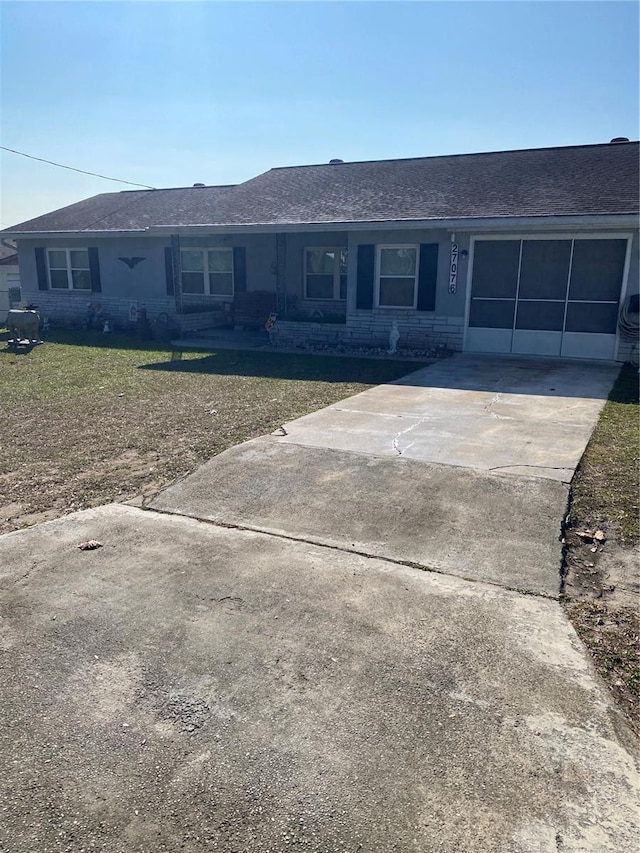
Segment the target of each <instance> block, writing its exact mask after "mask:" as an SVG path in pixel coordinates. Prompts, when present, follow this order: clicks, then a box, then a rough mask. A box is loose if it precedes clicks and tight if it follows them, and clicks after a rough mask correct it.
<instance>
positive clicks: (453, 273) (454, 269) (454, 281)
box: [449, 243, 458, 293]
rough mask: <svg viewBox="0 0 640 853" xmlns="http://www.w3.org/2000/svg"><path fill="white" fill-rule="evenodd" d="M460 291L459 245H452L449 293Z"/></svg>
mask: <svg viewBox="0 0 640 853" xmlns="http://www.w3.org/2000/svg"><path fill="white" fill-rule="evenodd" d="M457 289H458V244H457V243H452V244H451V266H450V267H449V293H455V292H456V290H457Z"/></svg>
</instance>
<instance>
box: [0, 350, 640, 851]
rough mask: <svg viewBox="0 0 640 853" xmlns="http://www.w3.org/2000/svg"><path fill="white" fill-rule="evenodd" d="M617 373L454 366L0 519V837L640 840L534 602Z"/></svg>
mask: <svg viewBox="0 0 640 853" xmlns="http://www.w3.org/2000/svg"><path fill="white" fill-rule="evenodd" d="M615 372H616V371H615V369H613V368H610V367H607V366H596V365H585V364H583V365H580V366H579V368H576V367H574V366H572V365H562V364H560V363H551V362H548V363H547V362H540V361H534V360H530V361H525V360H520V361H518V360H508V359H506V360H502V359H500V360H499V361H498V360H492V359H482V358H480V359H470V358H468V357H460V358H454V359H452V360H451V361H450V362H447V363H446V364H436V365H433V366H432V367H429V368H426V369H425V370H423V371H419V372H418V373H416V374H412V375H411V376H409V377H406V378H405V379H404V380H403V381H401V382H399V383H394V384H392V385H391V386H384V387H382V388H376V389H373V390H372V391H369V392H366V393H365V394H361V395H358V396H357V397H355V398H352V399H351V400H349V401H345V403H344V404H342V405H339V406H337V407H334V414H333V415H331V414H330V411H331V410H329V412H328V411H327V410H324V411H322V412H320V413H317V414H316V415H311V416H309V417H308V418H302V419H300V421H297V422H295V423H293V424H287V425H285V427H284V430H281V431H280V432H281V433H282V435H277V436H271V437H265V438H263V439H259V440H257V441H254V442H249V443H247V444H245V445H241V446H240V447H239V448H234V449H233V450H231V451H228V452H227V453H226V454H222V455H221V456H220V457H217V458H216V459H214V460H212V461H211V462H210V463H208V465H206V466H203V468H201V469H200V470H199V471H198V472H196V473H195V474H194V475H192V477H189V478H187V479H185V480H184V481H182V482H181V483H179V484H176V485H175V486H173V487H171V488H170V489H168V490H166V491H165V492H163V493H161V494H160V495H159V496H158V497H157V498H156V500H155V501H154V504H153V507H154V509H153V510H151V511H149V510H143V509H139V508H134V507H127V506H117V505H115V506H107V507H101V508H99V509H95V510H88V511H86V512H82V513H77V514H75V515H73V516H69V517H67V518H64V519H60V520H58V521H54V522H50V523H47V524H44V525H40V526H38V527H35V528H31V529H29V530H24V531H19V532H17V533H13V534H9V535H7V536H4V537H0V587H1V589H0V606H1V607H2V609H1V610H0V613H1V614H2V619H1V620H0V649H3V650H4V651H5V653H6V654H5V655H4V659H3V666H2V668H1V669H0V680H1V690H2V700H3V701H2V703H1V704H0V714H2V717H3V720H2V722H3V725H2V726H1V727H0V763H1V764H2V766H1V767H0V770H1V771H2V772H0V801H1V802H2V803H3V811H2V820H0V849H6V850H8V851H11V853H26V851H29V853H31V851H33V850H42V851H45V850H47V851H48V850H51V851H59V850H60V851H62V850H73V851H76V850H81V849H85V850H91V849H100V850H109V851H110V853H111V851H114V853H120V851H122V853H125V851H126V853H129V851H145V852H146V851H148V853H151V851H153V853H155V851H162V850H165V851H178V850H187V851H193V853H196V851H197V853H200V851H205V850H207V851H209V850H221V851H236V853H240V851H257V853H263V851H264V853H267V851H271V853H274V851H285V850H289V849H291V848H294V849H296V848H299V849H305V850H310V851H316V853H325V852H326V853H329V851H336V850H340V851H350V852H351V853H387V851H403V853H404V851H410V853H430V851H434V853H435V851H441V852H442V851H444V853H454V851H456V852H458V851H465V853H558V851H562V853H625V852H626V851H627V850H632V849H635V846H636V842H637V838H638V833H639V831H640V828H639V826H638V814H637V793H638V776H637V769H636V761H637V757H638V753H637V749H636V745H635V741H634V738H633V737H632V735H631V733H630V732H629V730H628V728H627V727H626V725H625V723H624V721H623V719H622V718H621V716H620V714H619V713H618V712H617V710H616V709H615V707H614V706H613V704H612V703H611V700H610V698H609V696H608V693H607V691H606V689H605V688H604V687H603V685H602V684H601V683H600V681H599V680H598V678H597V676H596V675H595V673H594V671H593V668H592V666H591V664H590V662H589V660H588V658H587V655H586V653H585V651H584V649H583V647H582V646H581V644H580V642H579V640H578V638H577V637H576V635H575V633H574V631H573V629H572V627H571V625H570V624H569V623H568V621H567V620H566V618H565V617H564V614H563V611H562V609H561V607H560V605H559V604H558V603H557V601H556V600H554V596H556V595H557V593H558V570H559V561H560V550H559V549H560V545H559V542H558V534H559V529H560V523H561V518H562V513H563V512H564V506H565V503H566V495H567V486H566V481H567V479H568V478H569V477H570V475H571V471H572V468H573V466H574V465H575V464H576V462H577V460H578V458H579V456H580V453H581V450H582V448H583V447H584V444H585V443H586V441H587V439H588V436H589V434H590V431H591V429H592V427H593V424H594V423H595V419H596V417H597V414H598V411H599V408H600V406H601V405H602V403H603V401H604V398H605V397H606V393H607V391H608V388H609V386H610V384H611V382H612V380H613V377H614V375H615ZM531 392H535V393H531ZM496 395H501V396H499V397H498V398H497V399H496ZM533 398H535V399H536V400H539V403H538V404H536V403H535V402H534V399H533ZM376 401H377V402H376ZM394 405H395V407H396V411H395V415H394V412H393V411H391V410H392V408H393V406H394ZM385 407H386V408H385ZM447 411H448V412H449V418H448V423H445V421H446V418H445V417H444V413H445V412H447ZM344 413H346V414H347V415H348V417H347V416H345V418H344V419H343V420H341V418H342V414H344ZM354 414H355V415H357V423H356V420H354V417H353V416H354ZM496 414H497V415H500V416H501V417H495V415H496ZM396 416H398V417H399V418H400V419H403V420H405V421H407V423H405V424H401V425H400V424H398V422H397V421H398V417H396ZM392 418H395V420H396V422H395V423H394V424H393V425H392V426H390V427H387V426H384V424H386V423H387V422H391V420H392ZM409 421H410V423H409ZM566 423H570V424H571V429H570V430H567V431H565V432H563V431H562V430H554V429H553V428H552V425H553V424H560V425H562V424H566ZM340 424H342V426H340ZM354 424H355V425H354ZM429 425H431V431H430V427H429ZM458 425H459V429H458ZM489 425H490V427H491V428H489ZM398 426H400V427H401V428H400V429H398ZM409 426H410V427H411V430H410V432H413V433H415V435H414V436H413V438H415V443H414V444H412V445H411V448H409V445H410V444H411V441H409V440H407V444H404V443H403V440H402V437H401V436H400V438H398V436H399V435H400V434H402V435H407V432H406V430H405V427H409ZM394 430H395V431H394ZM495 430H497V431H498V434H496V432H495ZM438 431H439V438H437V439H436V437H435V433H436V432H438ZM323 434H324V435H325V442H324V444H323V443H322V442H321V437H322V435H323ZM555 435H560V438H559V439H558V440H557V441H555V440H554V436H555ZM357 436H360V437H361V438H360V440H359V441H356V437H357ZM465 436H467V437H469V436H476V437H477V438H478V441H477V451H476V452H475V453H474V454H472V455H471V457H470V458H471V462H470V464H469V466H468V467H464V466H463V465H462V464H459V463H456V464H446V465H445V464H442V462H441V459H443V458H448V459H452V458H454V457H455V458H457V459H459V460H460V459H461V455H462V454H463V452H465V451H464V447H465V444H467V443H468V439H465ZM394 439H395V445H396V446H395V448H394V449H395V451H396V452H395V453H393V454H392V453H390V452H389V447H390V443H391V446H392V447H393V445H394ZM347 445H348V446H347ZM545 445H546V446H547V447H548V452H547V453H545ZM408 450H410V452H411V453H413V454H414V456H413V457H412V456H410V455H409V454H408V453H407V451H408ZM435 456H437V457H438V458H433V457H435ZM497 458H499V459H500V460H503V462H501V463H500V465H496V464H494V463H495V461H496V459H497ZM516 463H517V464H516ZM552 463H553V464H552ZM504 466H506V467H504ZM522 469H524V470H526V473H520V471H521V470H522ZM505 472H506V473H505ZM558 472H560V473H558ZM166 513H169V514H166ZM186 515H192V516H194V518H187V517H185V516H186ZM207 520H208V521H207ZM211 520H213V521H214V522H215V523H211ZM87 539H96V540H98V541H100V542H101V543H102V546H103V547H101V548H99V549H97V550H95V551H80V550H78V548H77V545H78V544H79V543H80V542H82V541H84V540H87ZM413 563H415V564H419V565H421V566H426V567H430V568H436V569H438V571H437V572H433V571H421V570H419V569H418V568H416V567H415V566H414V565H409V564H413ZM517 590H527V591H528V592H530V593H533V594H527V595H524V594H522V592H519V591H517Z"/></svg>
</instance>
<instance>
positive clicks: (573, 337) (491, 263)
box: [465, 235, 631, 359]
mask: <svg viewBox="0 0 640 853" xmlns="http://www.w3.org/2000/svg"><path fill="white" fill-rule="evenodd" d="M630 242H631V240H630V238H629V237H627V236H626V235H625V236H624V237H617V238H616V237H612V236H605V237H594V236H587V237H577V236H576V237H567V238H566V239H565V238H563V239H559V238H558V239H556V238H554V239H550V238H548V237H545V238H540V239H537V238H535V237H524V238H520V239H506V238H500V239H492V238H475V239H474V241H473V259H472V264H473V266H472V278H471V298H470V306H469V322H468V328H467V335H466V341H465V349H466V350H468V351H470V352H493V353H520V354H529V355H546V356H565V357H569V358H595V359H613V358H614V356H615V352H616V327H617V320H618V311H619V305H620V301H621V298H622V297H623V295H624V287H625V284H626V281H625V279H626V274H627V267H628V257H629V252H630Z"/></svg>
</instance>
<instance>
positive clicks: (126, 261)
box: [118, 258, 146, 270]
mask: <svg viewBox="0 0 640 853" xmlns="http://www.w3.org/2000/svg"><path fill="white" fill-rule="evenodd" d="M118 260H119V261H122V263H123V264H126V265H127V266H128V267H129V269H130V270H132V269H133V268H134V267H135V265H136V264H139V263H140V261H145V260H146V258H118Z"/></svg>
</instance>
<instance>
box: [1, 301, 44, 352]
mask: <svg viewBox="0 0 640 853" xmlns="http://www.w3.org/2000/svg"><path fill="white" fill-rule="evenodd" d="M7 327H8V328H9V334H10V335H11V339H10V341H9V344H10V345H11V346H13V349H14V350H15V351H16V352H17V351H18V347H19V346H28V347H31V346H33V345H34V344H39V343H41V341H40V315H39V314H38V312H37V311H36V310H35V306H34V307H31V308H24V309H22V308H11V309H10V310H9V311H8V312H7Z"/></svg>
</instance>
